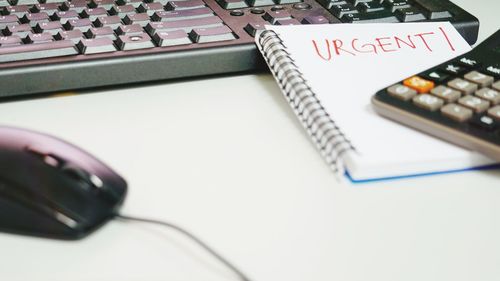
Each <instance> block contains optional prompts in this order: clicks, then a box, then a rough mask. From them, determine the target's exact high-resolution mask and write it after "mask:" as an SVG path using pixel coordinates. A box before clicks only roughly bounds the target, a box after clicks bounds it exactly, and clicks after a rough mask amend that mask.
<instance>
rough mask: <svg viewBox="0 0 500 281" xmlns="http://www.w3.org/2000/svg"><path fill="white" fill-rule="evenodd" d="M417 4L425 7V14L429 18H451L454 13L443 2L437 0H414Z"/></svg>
mask: <svg viewBox="0 0 500 281" xmlns="http://www.w3.org/2000/svg"><path fill="white" fill-rule="evenodd" d="M414 2H415V4H417V5H419V6H420V7H422V8H423V9H424V11H425V12H424V14H425V16H426V17H427V18H428V19H431V20H436V19H445V18H451V17H452V15H451V14H450V12H449V11H448V10H447V8H446V6H445V5H443V3H442V2H440V1H436V0H414Z"/></svg>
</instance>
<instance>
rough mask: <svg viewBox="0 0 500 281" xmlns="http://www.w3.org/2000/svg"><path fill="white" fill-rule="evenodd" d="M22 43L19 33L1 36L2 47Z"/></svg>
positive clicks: (0, 45) (0, 43)
mask: <svg viewBox="0 0 500 281" xmlns="http://www.w3.org/2000/svg"><path fill="white" fill-rule="evenodd" d="M21 44H22V41H21V37H19V36H17V35H12V36H0V47H8V46H15V45H21Z"/></svg>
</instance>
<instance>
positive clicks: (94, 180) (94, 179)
mask: <svg viewBox="0 0 500 281" xmlns="http://www.w3.org/2000/svg"><path fill="white" fill-rule="evenodd" d="M61 170H62V171H63V172H64V173H66V174H67V175H68V176H70V177H72V178H74V179H76V180H78V181H81V182H83V183H84V184H85V185H87V186H90V187H93V188H101V187H102V186H103V182H102V180H101V179H100V178H99V177H98V176H96V175H93V174H90V173H88V172H87V171H85V170H83V169H80V168H78V167H75V166H72V165H65V166H64V167H62V169H61Z"/></svg>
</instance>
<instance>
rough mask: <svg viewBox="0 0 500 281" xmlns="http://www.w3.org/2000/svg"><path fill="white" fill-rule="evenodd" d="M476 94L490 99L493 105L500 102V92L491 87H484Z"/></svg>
mask: <svg viewBox="0 0 500 281" xmlns="http://www.w3.org/2000/svg"><path fill="white" fill-rule="evenodd" d="M476 96H478V97H480V98H482V99H485V100H487V101H489V102H490V103H491V104H493V105H497V104H499V103H500V92H498V91H495V90H492V89H490V88H482V89H480V90H478V91H476Z"/></svg>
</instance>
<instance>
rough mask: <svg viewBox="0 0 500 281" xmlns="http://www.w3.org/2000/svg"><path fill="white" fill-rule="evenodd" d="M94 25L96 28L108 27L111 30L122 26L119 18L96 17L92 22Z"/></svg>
mask: <svg viewBox="0 0 500 281" xmlns="http://www.w3.org/2000/svg"><path fill="white" fill-rule="evenodd" d="M94 25H95V26H96V27H104V26H108V27H111V28H112V29H116V28H118V27H119V26H121V25H122V20H121V18H120V17H119V16H105V17H98V18H97V19H96V20H95V21H94Z"/></svg>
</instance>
